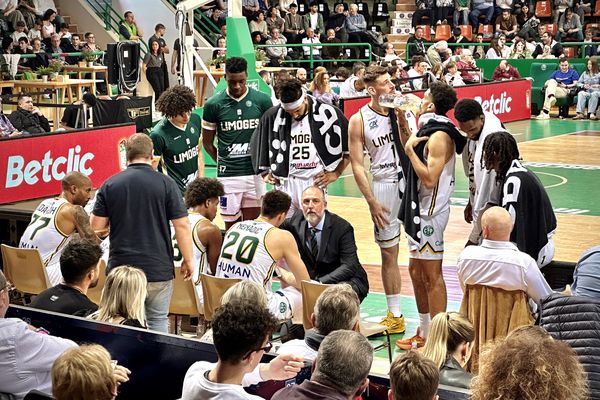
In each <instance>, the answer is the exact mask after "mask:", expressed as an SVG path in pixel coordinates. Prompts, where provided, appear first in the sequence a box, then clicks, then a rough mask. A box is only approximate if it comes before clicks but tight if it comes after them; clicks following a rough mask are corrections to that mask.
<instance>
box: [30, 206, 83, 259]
mask: <svg viewBox="0 0 600 400" xmlns="http://www.w3.org/2000/svg"><path fill="white" fill-rule="evenodd" d="M65 204H69V202H68V201H67V200H66V199H63V198H60V197H59V198H55V199H47V200H44V201H42V202H41V203H40V205H39V206H38V207H37V208H36V209H35V211H34V212H33V215H32V216H31V222H30V223H29V225H28V226H27V228H26V229H25V232H23V236H22V237H21V242H20V243H19V247H20V248H25V249H38V251H39V252H40V256H41V257H42V261H43V262H44V266H45V267H47V266H49V265H53V264H58V263H59V261H60V255H61V253H62V251H63V249H64V247H65V246H66V245H67V243H69V241H70V240H71V238H72V237H73V235H67V234H66V233H64V232H61V231H60V230H59V229H58V226H57V221H56V216H57V215H58V212H59V210H60V209H61V208H62V207H63V206H64V205H65Z"/></svg>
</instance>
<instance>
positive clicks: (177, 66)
mask: <svg viewBox="0 0 600 400" xmlns="http://www.w3.org/2000/svg"><path fill="white" fill-rule="evenodd" d="M226 26H227V25H223V26H222V27H221V28H222V29H223V27H226ZM192 45H193V47H198V41H197V40H196V39H195V38H194V42H193V44H192ZM216 45H217V47H222V48H225V47H226V46H227V39H226V38H225V36H219V38H218V39H217V43H216ZM221 45H222V46H221ZM180 50H181V46H180V44H179V38H177V39H175V41H174V42H173V56H171V74H172V75H176V74H179V73H180V72H181V60H180V59H179V51H180ZM215 51H217V52H218V51H221V50H215ZM215 51H213V58H215ZM223 51H224V54H223V55H226V54H227V51H226V50H223ZM192 65H193V68H196V60H195V59H194V61H193V62H192Z"/></svg>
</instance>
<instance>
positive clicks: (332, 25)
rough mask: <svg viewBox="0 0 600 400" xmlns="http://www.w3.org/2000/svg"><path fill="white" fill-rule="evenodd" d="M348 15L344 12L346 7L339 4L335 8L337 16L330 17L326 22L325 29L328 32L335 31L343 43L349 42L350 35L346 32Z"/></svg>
mask: <svg viewBox="0 0 600 400" xmlns="http://www.w3.org/2000/svg"><path fill="white" fill-rule="evenodd" d="M346 14H347V12H346V11H344V5H343V4H342V3H338V4H336V6H335V14H333V15H330V16H329V18H327V21H325V29H326V30H327V32H329V30H330V29H333V32H334V34H335V37H336V38H337V39H338V40H339V41H340V42H342V43H346V42H347V41H348V33H347V32H346ZM328 35H329V33H328Z"/></svg>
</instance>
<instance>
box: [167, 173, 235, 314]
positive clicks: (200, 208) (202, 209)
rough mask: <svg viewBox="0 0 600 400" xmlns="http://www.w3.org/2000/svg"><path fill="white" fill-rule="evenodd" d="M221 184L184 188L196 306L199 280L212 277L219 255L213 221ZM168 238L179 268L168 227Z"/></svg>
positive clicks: (210, 181)
mask: <svg viewBox="0 0 600 400" xmlns="http://www.w3.org/2000/svg"><path fill="white" fill-rule="evenodd" d="M224 194H225V191H224V190H223V184H222V183H221V182H219V181H218V180H216V179H211V178H196V179H195V180H194V181H193V182H192V183H190V184H189V185H188V188H187V190H186V192H185V206H186V207H187V208H188V210H189V213H188V218H189V220H190V224H191V227H192V252H193V254H192V263H193V265H194V272H193V273H192V281H193V282H194V287H195V289H196V293H197V294H198V303H199V304H200V305H201V304H204V296H203V294H202V284H201V282H200V276H201V275H202V274H203V273H205V274H210V275H214V274H215V273H214V271H215V269H216V266H217V260H218V259H219V253H220V252H221V244H222V243H223V237H222V236H221V230H220V229H219V227H218V226H217V225H215V224H213V222H212V221H213V220H214V219H215V217H216V216H217V209H218V207H219V196H223V195H224ZM171 238H172V243H173V260H174V261H175V266H176V267H179V266H180V265H181V261H182V260H183V256H182V255H181V252H180V251H179V246H178V245H177V239H176V238H175V230H174V228H173V227H171Z"/></svg>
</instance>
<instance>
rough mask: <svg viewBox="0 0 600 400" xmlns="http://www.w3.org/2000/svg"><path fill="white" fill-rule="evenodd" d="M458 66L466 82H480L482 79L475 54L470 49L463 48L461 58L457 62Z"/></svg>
mask: <svg viewBox="0 0 600 400" xmlns="http://www.w3.org/2000/svg"><path fill="white" fill-rule="evenodd" d="M456 68H458V70H459V71H460V76H461V78H462V80H463V82H465V83H478V82H479V81H480V80H481V76H480V70H479V68H477V64H475V60H474V59H473V54H472V53H471V50H469V49H463V50H462V51H461V52H460V59H459V60H458V61H457V62H456Z"/></svg>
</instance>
